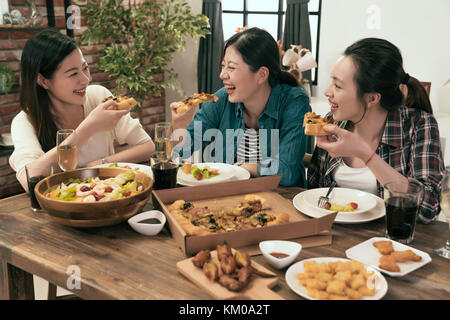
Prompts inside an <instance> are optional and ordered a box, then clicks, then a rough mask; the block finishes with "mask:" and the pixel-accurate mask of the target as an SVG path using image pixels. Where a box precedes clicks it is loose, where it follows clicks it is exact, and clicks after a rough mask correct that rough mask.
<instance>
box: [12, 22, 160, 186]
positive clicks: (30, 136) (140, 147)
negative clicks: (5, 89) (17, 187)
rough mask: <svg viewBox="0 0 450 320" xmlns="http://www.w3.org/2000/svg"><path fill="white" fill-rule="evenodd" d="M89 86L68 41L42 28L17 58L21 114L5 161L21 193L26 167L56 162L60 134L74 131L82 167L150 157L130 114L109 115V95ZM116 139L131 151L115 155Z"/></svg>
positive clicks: (144, 138) (149, 147) (144, 135)
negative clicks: (58, 135) (12, 149)
mask: <svg viewBox="0 0 450 320" xmlns="http://www.w3.org/2000/svg"><path fill="white" fill-rule="evenodd" d="M90 81H91V75H90V72H89V66H88V64H87V62H86V60H85V59H84V57H83V54H82V52H81V50H80V49H79V48H78V46H77V44H76V43H75V41H74V40H73V39H72V38H69V37H67V36H65V35H63V34H61V33H60V32H59V31H58V30H52V29H45V30H43V31H41V32H40V33H38V34H36V35H35V36H33V37H32V38H31V39H30V40H28V41H27V43H26V45H25V48H24V49H23V52H22V59H21V87H20V104H21V108H22V111H21V112H20V113H19V114H18V115H17V116H16V117H15V118H14V119H13V121H12V124H11V135H12V139H13V142H14V152H13V154H12V155H11V157H10V159H9V163H10V165H11V167H12V168H13V169H14V170H15V171H16V172H17V179H18V180H19V182H20V184H21V185H22V187H23V188H24V189H25V190H28V186H27V183H26V177H25V165H27V164H28V163H31V162H34V163H36V165H38V164H42V165H48V164H49V163H56V162H57V151H56V147H55V146H56V131H57V130H59V129H75V132H76V136H77V147H78V165H79V166H80V167H84V166H86V167H88V166H93V165H96V164H100V163H102V162H118V161H128V162H140V161H144V160H148V159H149V157H150V155H151V154H152V153H153V152H154V150H155V146H154V143H153V141H152V139H151V138H150V137H149V136H148V134H147V133H146V132H145V130H144V129H143V128H142V126H141V125H140V123H139V121H138V120H137V119H132V118H131V116H130V115H129V112H128V110H108V109H107V108H108V107H109V106H111V105H113V104H116V103H115V102H114V101H112V100H109V101H107V102H102V100H103V99H104V98H106V97H108V96H111V95H112V94H111V92H110V91H109V90H108V89H106V88H104V87H102V86H99V85H89V83H90ZM73 138H74V137H73V135H72V136H70V137H69V138H68V139H73ZM114 139H116V140H117V141H118V142H119V143H120V144H124V143H127V144H128V145H130V147H129V148H128V149H126V150H123V151H121V152H118V153H115V150H114V144H113V142H114Z"/></svg>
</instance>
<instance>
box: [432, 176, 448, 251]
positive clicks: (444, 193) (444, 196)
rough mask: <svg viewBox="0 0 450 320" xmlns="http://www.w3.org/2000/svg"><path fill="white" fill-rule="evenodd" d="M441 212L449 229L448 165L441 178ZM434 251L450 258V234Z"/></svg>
mask: <svg viewBox="0 0 450 320" xmlns="http://www.w3.org/2000/svg"><path fill="white" fill-rule="evenodd" d="M441 213H442V214H443V215H444V216H445V218H446V219H447V222H448V223H449V229H450V167H445V174H444V179H443V180H442V190H441ZM449 231H450V230H449ZM434 252H435V253H436V254H437V255H438V256H440V257H443V258H446V259H450V236H449V237H448V238H447V241H446V243H445V245H444V246H443V247H442V248H439V249H436V250H434Z"/></svg>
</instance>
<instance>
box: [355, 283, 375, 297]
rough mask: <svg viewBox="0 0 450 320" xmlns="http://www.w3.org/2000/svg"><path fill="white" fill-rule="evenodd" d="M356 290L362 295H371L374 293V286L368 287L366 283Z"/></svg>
mask: <svg viewBox="0 0 450 320" xmlns="http://www.w3.org/2000/svg"><path fill="white" fill-rule="evenodd" d="M358 292H359V293H361V295H363V296H373V295H374V294H375V288H374V289H369V288H368V287H367V286H366V285H364V286H362V287H361V288H359V289H358Z"/></svg>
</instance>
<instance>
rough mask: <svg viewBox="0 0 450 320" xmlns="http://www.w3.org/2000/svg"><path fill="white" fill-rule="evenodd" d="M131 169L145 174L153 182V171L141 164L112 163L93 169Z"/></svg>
mask: <svg viewBox="0 0 450 320" xmlns="http://www.w3.org/2000/svg"><path fill="white" fill-rule="evenodd" d="M127 167H128V168H131V169H132V170H135V171H139V172H142V173H145V174H146V175H148V176H150V178H152V180H153V171H152V168H151V167H149V166H145V165H143V164H137V163H129V162H114V163H104V164H99V165H96V166H95V167H94V168H125V169H128V168H127Z"/></svg>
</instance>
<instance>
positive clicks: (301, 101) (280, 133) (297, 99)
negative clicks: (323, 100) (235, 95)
mask: <svg viewBox="0 0 450 320" xmlns="http://www.w3.org/2000/svg"><path fill="white" fill-rule="evenodd" d="M216 96H217V97H218V98H219V99H218V101H217V102H215V103H204V104H203V105H202V108H201V109H200V110H199V111H198V112H197V113H196V114H195V116H194V120H193V121H192V122H191V123H190V124H189V126H188V128H187V131H188V133H189V136H187V137H186V138H187V139H186V142H185V143H184V145H183V146H182V147H180V146H177V147H176V148H174V152H175V154H176V153H178V154H179V155H180V156H181V158H188V157H190V156H191V155H192V153H193V152H194V151H196V150H202V154H201V160H200V161H202V162H222V163H229V164H233V163H235V162H236V154H237V149H238V146H239V144H240V142H241V139H242V137H243V135H244V130H245V123H244V117H243V112H244V106H243V104H242V103H231V102H229V101H228V94H227V93H226V90H225V88H222V89H220V90H218V91H217V92H216ZM310 110H311V107H310V105H309V98H308V96H307V95H306V93H305V92H304V91H303V90H302V89H301V88H299V87H291V86H289V85H285V84H282V85H277V86H275V87H273V88H272V91H271V93H270V97H269V100H268V101H267V105H266V108H265V109H264V111H263V112H262V114H261V115H260V117H259V119H258V124H259V144H260V153H261V161H260V162H259V163H258V175H260V176H267V175H276V174H282V178H281V181H280V185H283V186H292V185H296V186H301V187H306V177H305V168H304V166H303V164H302V159H303V156H304V154H305V152H306V147H307V139H306V136H305V134H304V130H303V127H302V123H303V118H304V115H305V113H306V112H308V111H310ZM211 142H213V143H211Z"/></svg>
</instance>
